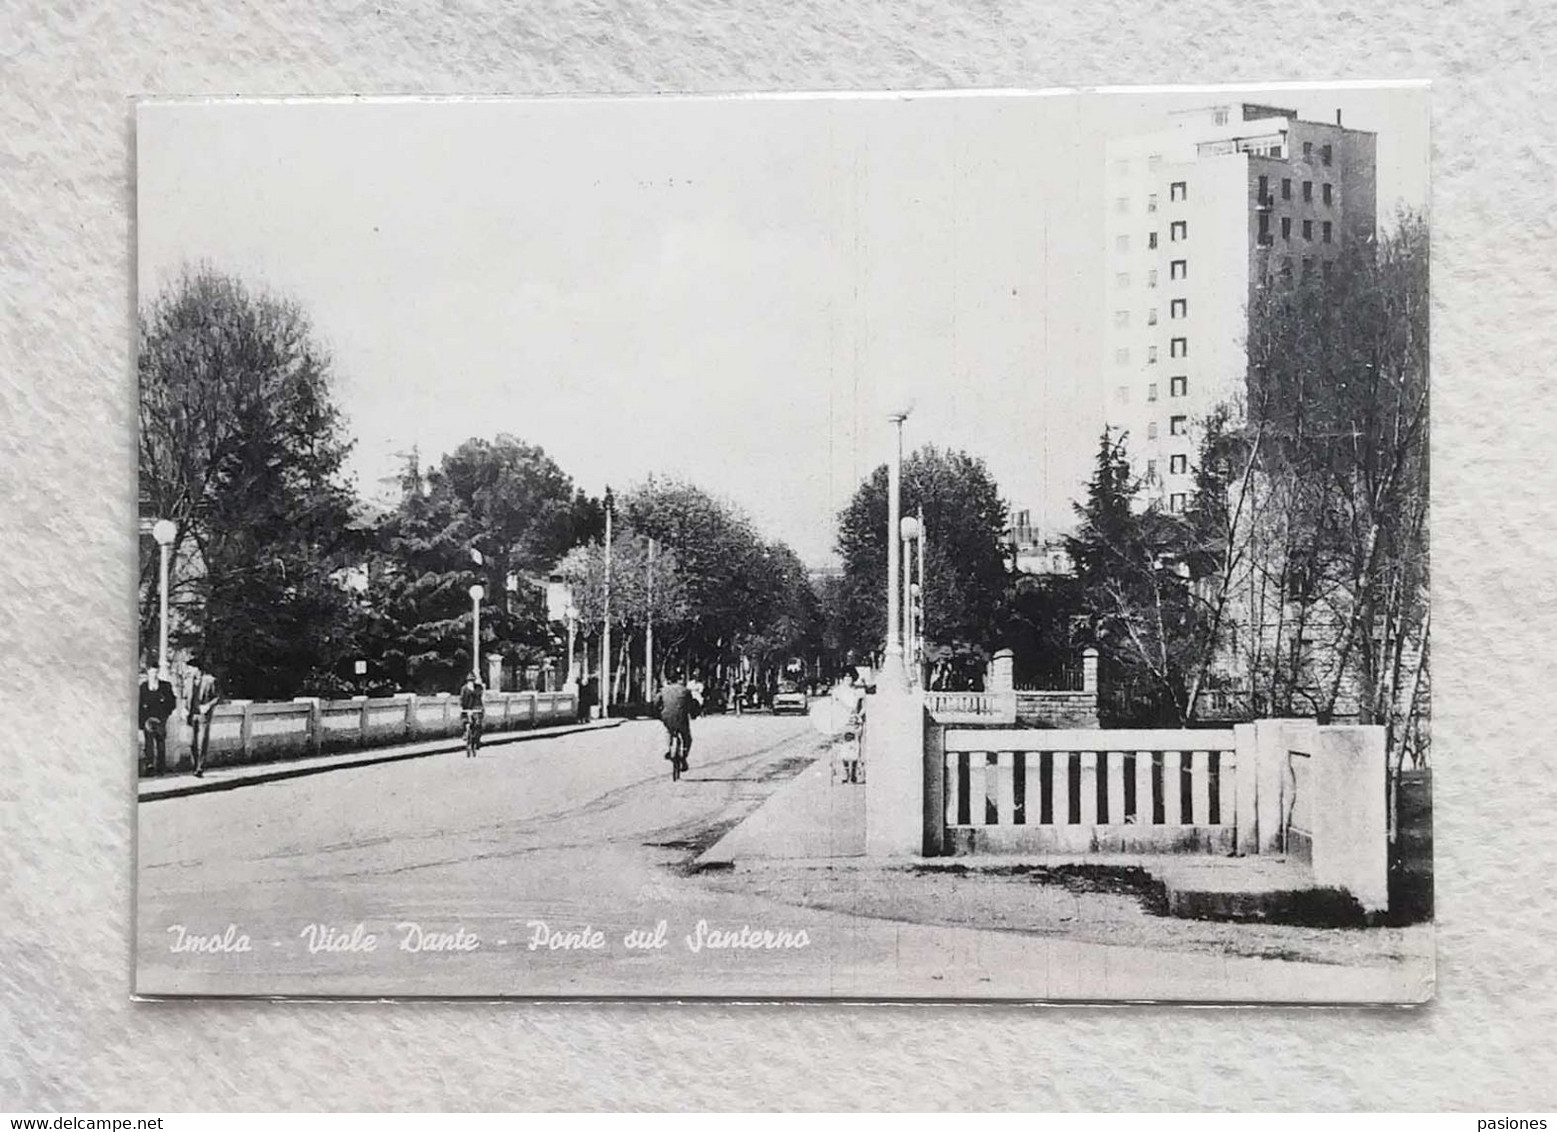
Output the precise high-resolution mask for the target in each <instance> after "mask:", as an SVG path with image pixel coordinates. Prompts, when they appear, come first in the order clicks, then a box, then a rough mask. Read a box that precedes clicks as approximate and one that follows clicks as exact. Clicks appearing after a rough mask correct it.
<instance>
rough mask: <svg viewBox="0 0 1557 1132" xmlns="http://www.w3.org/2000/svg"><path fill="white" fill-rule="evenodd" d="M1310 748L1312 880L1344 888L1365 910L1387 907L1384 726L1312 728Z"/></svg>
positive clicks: (1320, 883)
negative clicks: (1315, 736) (1313, 748)
mask: <svg viewBox="0 0 1557 1132" xmlns="http://www.w3.org/2000/svg"><path fill="white" fill-rule="evenodd" d="M1318 738H1319V748H1318V749H1317V750H1316V751H1315V752H1314V768H1313V776H1314V780H1315V781H1314V799H1313V811H1312V813H1313V826H1314V854H1313V861H1312V866H1313V870H1314V883H1315V884H1319V885H1324V886H1327V887H1328V886H1333V887H1335V888H1342V889H1345V890H1346V891H1347V892H1350V893H1351V894H1352V895H1353V896H1354V897H1356V898H1357V902H1358V903H1359V904H1361V905H1362V907H1363V910H1364V911H1367V912H1382V911H1384V910H1385V909H1386V908H1388V907H1389V811H1388V797H1387V793H1386V785H1387V777H1388V766H1387V762H1386V756H1385V749H1384V728H1382V727H1378V726H1367V727H1325V728H1320V729H1318Z"/></svg>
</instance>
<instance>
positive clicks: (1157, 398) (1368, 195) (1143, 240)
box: [1103, 103, 1377, 511]
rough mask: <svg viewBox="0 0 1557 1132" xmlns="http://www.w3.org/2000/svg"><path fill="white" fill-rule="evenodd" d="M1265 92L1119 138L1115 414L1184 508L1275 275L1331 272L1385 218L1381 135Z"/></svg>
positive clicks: (1114, 212)
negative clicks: (1379, 190) (1377, 147)
mask: <svg viewBox="0 0 1557 1132" xmlns="http://www.w3.org/2000/svg"><path fill="white" fill-rule="evenodd" d="M1336 118H1337V121H1336V123H1335V124H1334V125H1331V124H1329V123H1324V122H1308V121H1303V120H1301V119H1299V118H1298V116H1297V113H1296V111H1293V110H1286V109H1282V108H1280V107H1275V106H1261V105H1255V104H1253V103H1239V104H1232V105H1221V106H1211V107H1207V108H1204V109H1199V110H1193V111H1185V112H1182V113H1177V114H1173V115H1171V116H1170V119H1171V120H1170V123H1169V125H1168V126H1167V128H1166V129H1164V130H1161V131H1158V132H1156V133H1151V134H1145V135H1139V136H1135V137H1129V138H1122V139H1119V140H1116V141H1114V142H1111V143H1110V144H1109V145H1108V149H1107V162H1108V167H1107V173H1106V179H1105V185H1106V193H1107V201H1106V208H1107V221H1106V225H1105V227H1106V238H1107V249H1106V254H1107V257H1108V258H1107V273H1106V278H1105V295H1106V307H1105V311H1104V327H1105V331H1104V333H1105V338H1104V341H1105V352H1104V358H1103V364H1104V367H1105V380H1104V390H1105V404H1106V408H1105V417H1106V419H1107V421H1108V423H1110V424H1111V425H1114V426H1116V427H1119V428H1123V429H1125V430H1127V432H1128V434H1129V435H1128V440H1127V443H1126V448H1127V451H1128V452H1129V454H1130V460H1131V467H1132V470H1133V471H1134V473H1135V474H1136V476H1137V477H1139V478H1140V480H1141V481H1142V485H1143V486H1142V499H1143V502H1150V501H1156V502H1159V503H1160V504H1161V505H1162V506H1164V507H1165V508H1167V509H1168V510H1170V511H1178V510H1182V509H1183V508H1184V506H1185V505H1186V503H1187V502H1188V500H1189V497H1190V493H1191V491H1192V490H1193V482H1194V481H1193V465H1194V461H1195V457H1196V452H1197V449H1198V436H1197V433H1198V428H1197V422H1199V421H1201V420H1203V419H1204V418H1205V417H1206V416H1207V415H1208V414H1209V413H1210V412H1211V411H1212V410H1214V409H1215V408H1216V407H1217V406H1218V405H1219V404H1224V403H1227V404H1230V405H1231V406H1232V407H1233V408H1234V409H1235V410H1236V408H1237V405H1238V403H1239V400H1240V397H1239V395H1240V394H1241V393H1242V392H1243V390H1244V388H1245V384H1244V383H1245V378H1246V371H1247V361H1246V353H1245V341H1246V334H1247V327H1248V312H1249V311H1250V310H1251V309H1254V301H1255V300H1256V299H1257V297H1258V294H1259V290H1260V288H1262V287H1265V286H1268V285H1271V284H1272V283H1274V282H1276V281H1278V280H1281V279H1294V278H1297V279H1301V278H1304V277H1313V276H1315V275H1316V273H1317V274H1319V275H1321V276H1322V275H1324V274H1325V273H1328V272H1329V271H1330V270H1331V265H1332V263H1333V261H1334V260H1335V259H1336V257H1337V256H1339V255H1340V253H1341V251H1342V249H1343V248H1345V247H1346V246H1347V245H1348V244H1349V243H1351V242H1353V241H1358V240H1370V239H1371V238H1372V237H1373V235H1374V228H1375V223H1376V216H1375V212H1376V207H1377V206H1376V203H1375V198H1376V191H1375V160H1374V141H1375V138H1374V135H1373V134H1371V133H1367V132H1364V131H1361V130H1351V129H1346V128H1343V127H1342V126H1341V124H1340V115H1339V114H1337V115H1336Z"/></svg>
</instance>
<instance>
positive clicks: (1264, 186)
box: [1254, 173, 1270, 204]
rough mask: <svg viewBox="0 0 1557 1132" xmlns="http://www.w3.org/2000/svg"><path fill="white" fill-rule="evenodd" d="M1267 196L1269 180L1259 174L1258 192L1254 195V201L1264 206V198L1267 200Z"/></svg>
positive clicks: (1262, 174) (1268, 193)
mask: <svg viewBox="0 0 1557 1132" xmlns="http://www.w3.org/2000/svg"><path fill="white" fill-rule="evenodd" d="M1269 196H1270V178H1269V177H1267V176H1266V175H1265V174H1264V173H1261V174H1260V190H1259V192H1258V193H1256V194H1255V197H1254V199H1255V200H1256V201H1258V202H1259V203H1260V204H1264V203H1265V201H1266V198H1268V197H1269Z"/></svg>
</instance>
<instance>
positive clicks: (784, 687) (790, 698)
mask: <svg viewBox="0 0 1557 1132" xmlns="http://www.w3.org/2000/svg"><path fill="white" fill-rule="evenodd" d="M786 711H792V712H796V713H798V714H800V715H804V714H805V713H806V694H805V690H804V689H802V688H801V687H800V685H798V684H792V683H790V682H789V681H787V680H786V681H785V682H784V683H782V684H780V685H779V688H778V692H777V693H776V694H775V695H774V697H773V714H774V715H779V714H781V713H782V712H786Z"/></svg>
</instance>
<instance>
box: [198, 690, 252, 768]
mask: <svg viewBox="0 0 1557 1132" xmlns="http://www.w3.org/2000/svg"><path fill="white" fill-rule="evenodd" d="M242 703H243V722H242V723H240V724H239V725H238V761H239V762H245V763H246V762H248V761H249V738H250V736H251V735H253V733H254V701H252V700H244V701H242ZM215 722H216V713H215V712H212V713H211V715H210V717H209V718H208V719H207V720H206V724H205V725H206V727H207V728H209V727H211V725H212V724H214V723H215Z"/></svg>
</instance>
